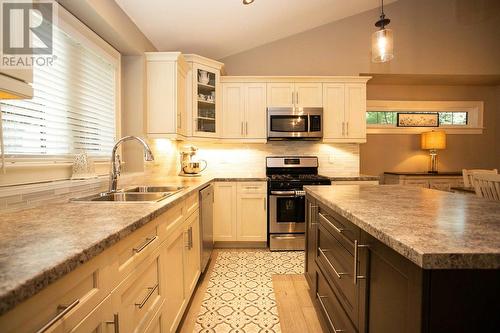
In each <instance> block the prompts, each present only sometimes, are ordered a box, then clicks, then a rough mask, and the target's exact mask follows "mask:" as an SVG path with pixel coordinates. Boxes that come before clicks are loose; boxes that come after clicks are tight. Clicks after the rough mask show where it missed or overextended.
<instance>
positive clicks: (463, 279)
mask: <svg viewBox="0 0 500 333" xmlns="http://www.w3.org/2000/svg"><path fill="white" fill-rule="evenodd" d="M322 187H323V189H320V187H313V186H311V187H308V188H306V192H307V197H306V200H307V201H306V202H307V207H308V214H307V226H306V278H307V281H308V283H309V285H310V290H311V297H313V298H314V299H315V301H316V302H317V304H318V308H319V309H320V310H321V312H322V314H323V317H324V319H325V322H326V323H327V325H328V326H329V329H330V331H331V332H374V333H378V332H383V333H391V332H394V333H402V332H410V333H412V332H495V331H498V330H499V328H500V316H499V314H500V299H499V297H500V270H499V267H500V260H499V258H500V251H499V244H500V239H499V238H498V236H499V235H500V230H499V226H500V204H498V203H491V202H486V201H478V200H480V199H477V198H475V197H471V198H467V199H465V201H463V200H464V199H463V198H457V197H453V196H457V195H456V194H450V193H445V192H439V193H434V192H438V191H434V190H428V189H417V188H415V189H410V193H408V187H404V190H403V189H402V187H401V186H369V185H368V186H363V185H362V186H359V185H353V186H345V187H344V186H342V187H339V186H337V187H336V186H331V187H325V186H322ZM364 187H365V188H364ZM387 191H392V194H390V195H387ZM379 195H386V197H387V199H388V200H389V201H387V205H384V207H386V206H387V207H386V208H385V209H383V210H379V209H381V208H383V207H382V204H383V201H382V200H380V197H379ZM443 196H444V199H443ZM450 196H451V197H450ZM372 197H373V198H378V199H374V200H369V199H370V198H372ZM391 198H392V201H391ZM409 198H411V199H412V200H413V201H408V202H409V203H410V205H405V206H404V207H412V206H414V207H415V208H414V209H418V208H422V205H428V206H429V207H431V208H430V209H431V210H434V212H432V211H431V212H427V213H425V214H420V216H419V214H416V212H415V211H413V210H414V209H413V208H409V209H408V210H409V211H408V212H407V214H404V213H402V212H401V211H402V210H401V209H395V208H394V207H395V205H398V204H400V205H403V204H404V202H405V201H404V200H408V199H409ZM454 199H456V200H458V201H460V203H461V205H463V206H464V207H465V208H463V207H462V208H460V206H459V205H453V204H450V205H448V208H449V209H448V214H451V217H455V218H456V217H457V216H459V215H453V214H457V213H458V212H459V211H460V212H461V213H464V214H465V215H462V219H460V220H457V221H456V223H453V221H451V223H450V220H449V219H448V218H444V219H439V216H437V217H436V216H435V217H436V220H435V221H430V220H429V218H430V217H431V216H432V215H434V214H433V213H436V212H437V213H439V212H440V209H443V208H445V207H446V206H447V201H450V202H452V201H453V200H454ZM422 200H423V201H425V202H423V201H422ZM436 202H437V203H439V204H440V205H444V206H440V207H437V206H436ZM438 206H439V205H438ZM391 207H392V208H391ZM464 209H465V210H464ZM471 210H474V211H475V210H478V211H477V212H479V211H481V212H482V214H483V218H482V219H480V221H479V222H478V223H477V224H476V225H474V226H473V224H475V223H474V221H473V219H472V218H471V219H467V217H468V216H469V215H468V214H470V213H472V211H471ZM397 212H399V213H397ZM445 216H450V215H446V214H445ZM368 217H372V220H371V221H372V222H370V220H369V219H368ZM424 219H425V221H424ZM384 221H385V222H384ZM495 222H496V223H495ZM440 223H441V224H440ZM468 223H469V224H468ZM443 224H445V225H446V227H443ZM433 227H434V228H438V229H439V230H432V228H433ZM482 227H490V228H489V233H488V234H487V235H485V237H483V239H482V240H478V239H477V234H476V231H477V230H474V229H475V228H482ZM447 228H451V229H456V230H455V231H453V230H450V232H449V233H447V232H446V229H447ZM405 232H411V233H412V234H410V235H405ZM478 232H479V231H478ZM441 233H445V234H447V235H448V237H451V238H443V239H442V240H441V241H442V242H450V243H448V244H444V245H442V246H439V244H440V243H439V239H427V238H428V237H439V235H440V234H441ZM466 233H472V234H471V235H466ZM458 235H461V236H462V239H457V236H458ZM452 238H453V239H452ZM494 240H496V243H494V242H493V241H494ZM473 241H475V242H479V243H482V242H484V244H485V245H483V246H481V245H480V244H472V243H471V242H473ZM426 242H427V243H426ZM454 242H456V243H457V244H460V242H461V244H462V245H461V246H462V248H461V251H457V248H454V246H455V244H454ZM488 242H492V243H488ZM474 248H476V250H474ZM434 250H435V251H434ZM433 251H434V252H433Z"/></svg>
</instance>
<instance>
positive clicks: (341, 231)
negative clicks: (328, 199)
mask: <svg viewBox="0 0 500 333" xmlns="http://www.w3.org/2000/svg"><path fill="white" fill-rule="evenodd" d="M319 217H321V218H322V219H323V221H325V222H326V223H328V225H329V226H331V227H332V228H333V230H335V231H336V232H338V233H339V234H342V233H343V232H344V231H345V230H346V229H345V228H339V227H337V226H336V225H335V224H333V223H332V221H330V220H329V219H328V218H327V217H326V216H325V215H323V214H321V213H319Z"/></svg>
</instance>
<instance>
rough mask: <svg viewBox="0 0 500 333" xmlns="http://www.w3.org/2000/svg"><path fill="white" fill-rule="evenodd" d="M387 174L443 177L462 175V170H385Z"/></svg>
mask: <svg viewBox="0 0 500 333" xmlns="http://www.w3.org/2000/svg"><path fill="white" fill-rule="evenodd" d="M384 174H386V175H397V176H425V177H443V176H462V172H461V171H447V172H438V173H432V172H392V171H386V172H384Z"/></svg>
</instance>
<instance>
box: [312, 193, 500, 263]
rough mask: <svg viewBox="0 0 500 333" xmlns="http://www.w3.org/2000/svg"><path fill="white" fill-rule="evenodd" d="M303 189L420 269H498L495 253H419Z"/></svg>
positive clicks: (497, 258)
mask: <svg viewBox="0 0 500 333" xmlns="http://www.w3.org/2000/svg"><path fill="white" fill-rule="evenodd" d="M305 191H306V193H307V194H309V195H311V196H312V197H313V198H314V199H316V200H318V201H320V202H321V203H323V204H324V205H326V206H327V207H328V208H330V209H332V210H333V211H335V212H336V213H338V214H340V215H341V216H343V217H345V218H346V219H348V220H349V221H351V222H352V223H353V224H355V225H356V226H358V227H360V228H361V229H362V230H363V231H365V232H367V233H368V234H369V235H371V236H372V237H374V238H375V239H377V240H379V241H380V242H382V243H383V244H385V245H386V246H388V247H389V248H391V249H392V250H394V251H396V252H397V253H399V254H400V255H402V256H403V257H405V258H406V259H408V260H410V261H411V262H413V263H414V264H416V265H417V266H419V267H420V268H422V269H500V256H499V255H498V254H496V253H419V252H418V251H416V250H415V249H413V248H411V247H409V246H407V245H405V244H404V243H402V242H400V241H398V240H396V239H394V238H392V237H391V236H389V235H387V234H386V233H384V232H382V231H380V230H379V229H377V228H374V227H373V226H371V225H370V224H369V223H367V222H365V221H363V220H361V219H359V218H358V217H356V216H355V215H353V214H352V213H351V212H350V211H348V210H346V209H343V208H341V207H339V206H337V205H336V204H335V203H333V202H330V201H327V200H325V199H324V198H323V197H321V196H320V195H317V194H316V193H314V192H312V191H311V190H308V189H307V187H306V188H305Z"/></svg>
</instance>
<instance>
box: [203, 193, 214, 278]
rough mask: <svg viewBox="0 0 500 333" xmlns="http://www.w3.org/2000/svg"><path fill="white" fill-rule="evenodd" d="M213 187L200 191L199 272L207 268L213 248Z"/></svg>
mask: <svg viewBox="0 0 500 333" xmlns="http://www.w3.org/2000/svg"><path fill="white" fill-rule="evenodd" d="M213 205H214V186H213V185H212V184H210V185H208V186H206V187H205V188H203V189H202V190H201V191H200V219H201V221H200V222H201V225H200V231H201V235H200V236H201V237H200V240H201V272H202V273H203V272H204V271H205V269H206V268H207V264H208V261H209V260H210V256H211V254H212V250H213V248H214V232H213V225H214V212H213V211H214V209H213Z"/></svg>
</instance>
